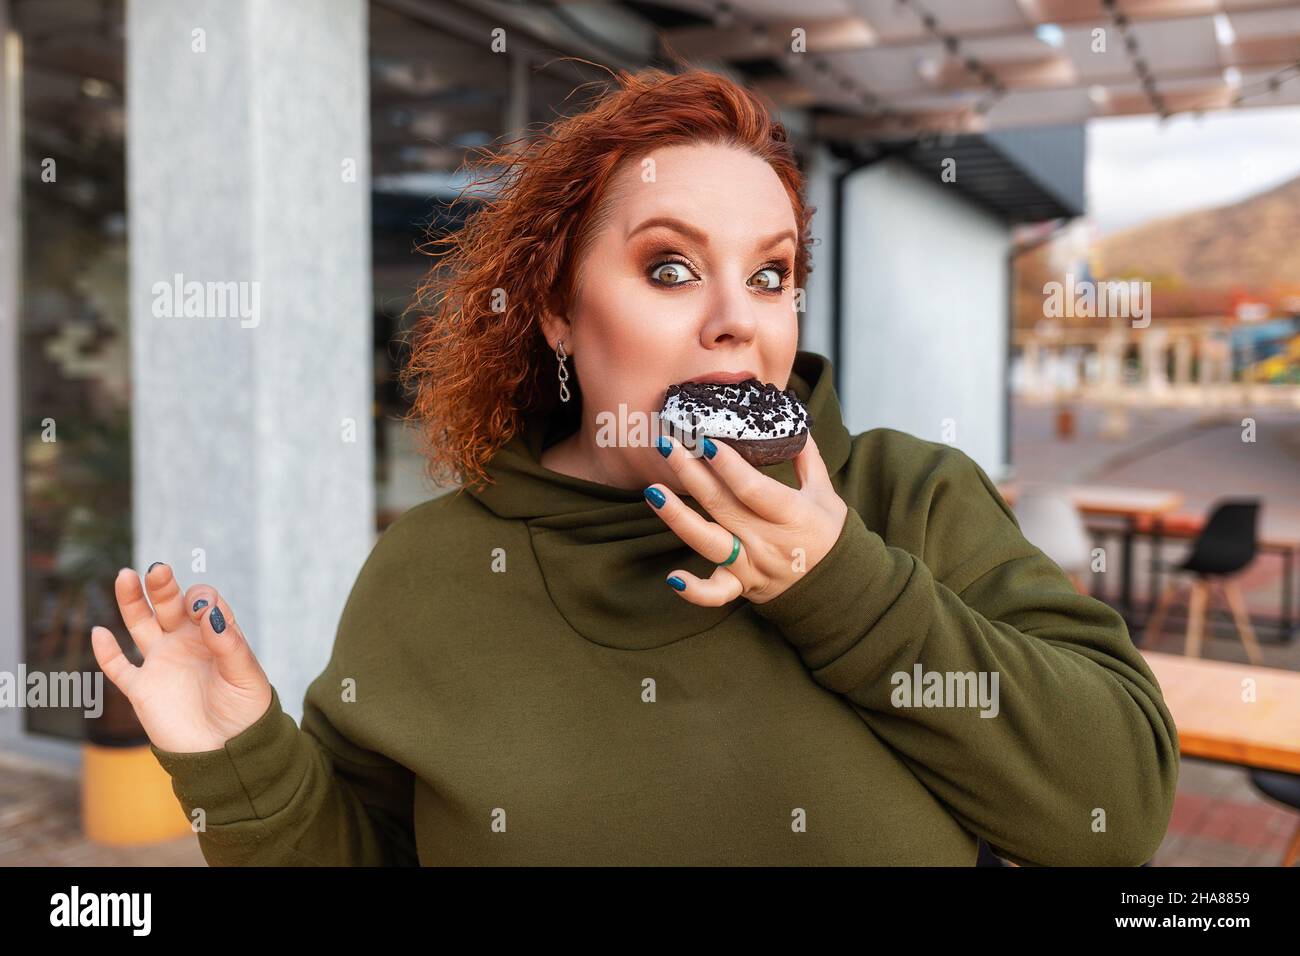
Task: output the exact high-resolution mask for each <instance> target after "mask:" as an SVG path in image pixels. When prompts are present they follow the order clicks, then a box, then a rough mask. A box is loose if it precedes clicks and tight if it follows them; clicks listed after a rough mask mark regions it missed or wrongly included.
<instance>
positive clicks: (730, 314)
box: [700, 283, 758, 348]
mask: <svg viewBox="0 0 1300 956" xmlns="http://www.w3.org/2000/svg"><path fill="white" fill-rule="evenodd" d="M718 285H719V286H722V287H721V288H717V287H715V290H714V294H713V295H712V296H710V297H709V299H708V300H707V301H706V302H705V303H704V307H705V308H706V309H708V310H709V313H708V317H707V318H706V319H705V321H704V323H703V325H702V326H701V327H700V344H701V345H703V346H704V347H705V348H716V347H718V346H719V345H728V344H730V345H739V344H744V343H746V342H751V341H753V339H754V337H755V336H756V335H757V334H758V318H757V316H756V315H755V314H754V305H755V304H754V302H753V301H752V298H751V296H752V293H749V292H748V291H747V290H746V289H744V288H743V284H742V287H741V288H732V287H731V286H732V285H733V284H732V283H719V284H718Z"/></svg>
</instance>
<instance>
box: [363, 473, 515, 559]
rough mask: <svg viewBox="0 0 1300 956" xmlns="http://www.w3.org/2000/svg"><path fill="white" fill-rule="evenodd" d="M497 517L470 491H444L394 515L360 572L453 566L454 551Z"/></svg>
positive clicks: (478, 537)
mask: <svg viewBox="0 0 1300 956" xmlns="http://www.w3.org/2000/svg"><path fill="white" fill-rule="evenodd" d="M499 521H500V519H499V518H497V517H496V516H495V515H493V514H492V513H491V512H490V511H488V510H487V509H486V508H484V507H483V506H482V505H480V504H479V503H478V502H477V501H475V500H474V497H473V496H472V495H470V494H468V493H458V491H457V490H455V489H453V490H451V491H448V492H445V493H443V494H440V495H438V496H437V497H435V498H430V499H429V500H427V501H423V502H421V503H420V504H418V505H415V506H413V507H411V508H408V509H407V510H406V511H404V512H402V513H401V514H400V515H398V516H397V517H396V518H394V519H393V521H392V522H390V523H389V525H388V526H387V527H386V528H384V530H383V531H382V532H380V534H379V537H378V538H377V539H376V540H375V543H374V545H373V546H372V548H371V550H370V554H369V555H368V557H367V558H366V562H365V567H363V568H362V575H363V576H365V575H373V574H374V573H375V572H380V573H381V574H382V575H384V576H393V575H399V576H405V575H408V574H409V573H411V572H412V571H415V572H417V573H418V570H419V569H421V568H423V569H428V568H429V567H431V566H432V565H435V564H436V565H439V566H442V567H444V568H446V567H448V566H454V559H455V557H456V555H457V553H458V552H459V551H462V550H464V549H465V548H466V547H467V546H468V545H469V544H470V543H471V542H477V541H481V540H482V533H483V531H484V529H486V527H487V526H488V525H490V524H492V523H493V522H499ZM448 559H451V560H448Z"/></svg>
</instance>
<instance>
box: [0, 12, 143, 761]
mask: <svg viewBox="0 0 1300 956" xmlns="http://www.w3.org/2000/svg"><path fill="white" fill-rule="evenodd" d="M10 9H11V11H12V13H11V15H12V18H13V26H14V28H15V30H16V32H17V33H18V35H19V37H20V40H21V51H22V52H21V61H20V63H21V79H22V83H21V87H22V102H21V115H20V126H21V129H20V134H19V135H20V144H21V146H20V148H21V156H22V173H21V176H22V184H21V202H22V211H23V215H22V241H21V262H22V273H21V287H20V306H19V323H20V325H19V335H20V341H19V357H20V373H19V374H20V383H19V402H20V409H21V417H22V422H21V434H22V452H21V454H22V466H23V480H24V491H23V532H24V552H23V553H24V581H23V583H24V608H25V612H26V615H25V625H26V633H25V634H24V642H25V643H24V648H23V651H24V653H23V655H22V659H23V662H24V664H25V666H26V668H27V672H28V673H29V674H30V673H33V672H36V671H41V672H73V671H76V672H94V671H96V670H97V666H96V664H95V660H94V655H93V653H92V652H91V648H90V628H91V626H92V625H94V624H102V625H104V626H106V627H109V628H110V629H111V630H113V631H114V632H115V633H116V634H117V637H118V641H119V643H121V644H122V646H123V647H124V648H129V649H130V651H131V652H132V653H134V647H133V645H132V643H131V641H130V638H129V636H128V635H127V632H126V628H125V626H124V625H123V624H122V622H121V615H120V614H119V612H118V609H117V602H116V600H115V598H114V595H113V579H114V577H115V576H116V573H117V570H118V569H119V568H121V567H123V566H129V565H130V564H131V444H130V387H129V379H128V373H129V368H130V361H129V351H128V337H127V331H128V324H129V323H128V313H127V298H128V297H127V247H126V195H125V191H126V177H125V143H124V131H125V117H126V113H125V104H124V102H123V58H124V52H125V44H124V40H123V27H124V25H123V6H122V2H121V0H104V2H99V3H84V2H76V3H74V2H63V0H54V2H35V0H20V2H15V3H12V4H11V8H10ZM136 659H137V661H138V657H137V658H136ZM104 696H105V699H106V709H105V713H104V715H103V717H101V718H100V719H98V720H96V721H93V722H87V721H85V718H84V717H83V712H82V709H80V708H66V709H55V708H48V707H27V708H25V709H24V711H23V714H24V718H23V719H24V721H25V726H26V729H27V730H28V731H29V732H33V733H40V734H48V735H54V736H60V737H67V738H72V739H77V738H81V737H83V736H85V734H86V731H87V730H89V729H90V728H92V727H93V732H92V733H91V736H92V737H95V738H96V739H105V740H106V739H111V738H116V737H123V738H131V737H134V736H135V735H136V734H138V733H139V727H138V724H136V722H135V716H134V714H133V713H132V711H131V708H130V705H129V704H127V703H126V702H125V700H124V699H122V698H121V695H120V694H118V693H117V692H116V689H115V688H113V687H112V686H111V682H110V681H107V680H105V681H104Z"/></svg>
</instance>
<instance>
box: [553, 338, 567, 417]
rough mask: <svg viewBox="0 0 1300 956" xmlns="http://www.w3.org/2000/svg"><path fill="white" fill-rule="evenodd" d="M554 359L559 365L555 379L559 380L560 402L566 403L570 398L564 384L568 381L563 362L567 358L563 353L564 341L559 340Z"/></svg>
mask: <svg viewBox="0 0 1300 956" xmlns="http://www.w3.org/2000/svg"><path fill="white" fill-rule="evenodd" d="M555 358H556V359H557V360H558V361H559V363H560V367H559V370H558V371H557V372H556V373H555V374H556V377H558V378H559V380H560V401H562V402H567V401H568V400H569V397H570V396H569V386H567V385H565V384H564V383H565V382H567V381H568V380H569V369H568V366H566V365H565V364H564V360H565V359H566V358H568V355H566V354H565V351H564V339H560V341H559V344H558V345H557V347H556V349H555Z"/></svg>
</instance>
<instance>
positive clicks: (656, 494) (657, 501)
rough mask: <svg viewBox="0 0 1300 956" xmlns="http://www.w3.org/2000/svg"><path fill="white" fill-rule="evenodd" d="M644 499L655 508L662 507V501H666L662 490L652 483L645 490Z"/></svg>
mask: <svg viewBox="0 0 1300 956" xmlns="http://www.w3.org/2000/svg"><path fill="white" fill-rule="evenodd" d="M645 500H646V501H648V502H650V503H651V504H652V505H654V506H655V507H656V508H662V507H663V506H664V502H665V501H667V500H668V499H667V498H665V497H664V493H663V492H662V491H660V490H659V489H658V488H656V487H655V486H654V485H651V486H650V487H649V488H647V489H646V490H645Z"/></svg>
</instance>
